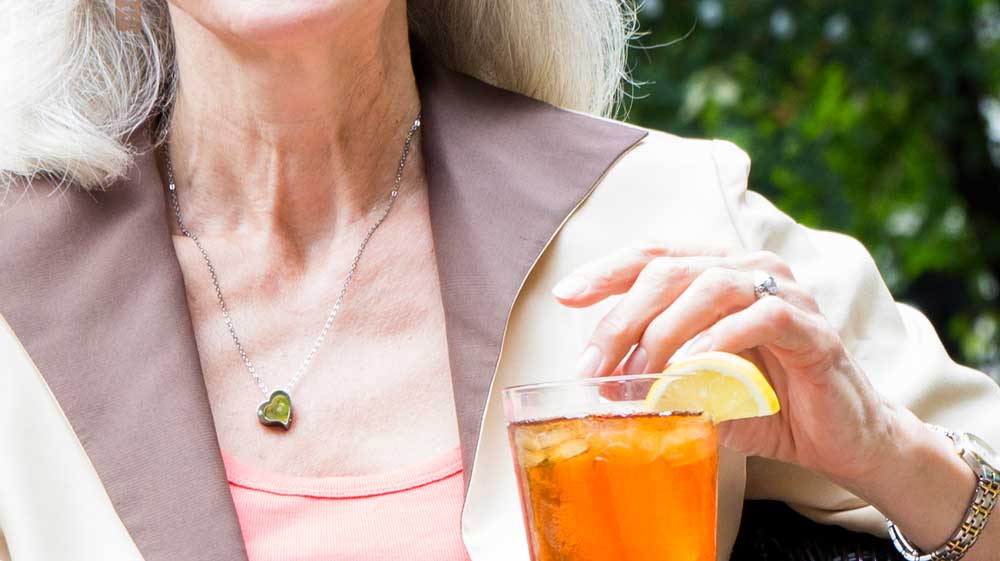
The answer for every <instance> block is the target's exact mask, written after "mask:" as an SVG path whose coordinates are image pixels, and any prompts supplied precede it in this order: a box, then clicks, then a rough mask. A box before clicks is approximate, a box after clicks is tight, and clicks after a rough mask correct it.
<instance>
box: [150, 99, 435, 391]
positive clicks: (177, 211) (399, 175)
mask: <svg viewBox="0 0 1000 561" xmlns="http://www.w3.org/2000/svg"><path fill="white" fill-rule="evenodd" d="M419 128H420V114H419V113H418V114H417V118H416V119H414V121H413V124H412V125H411V126H410V130H409V131H408V132H407V133H406V140H405V141H404V143H403V153H402V155H401V156H400V158H399V166H398V167H397V168H396V178H395V180H394V181H393V184H392V192H391V193H390V194H389V202H388V204H386V206H385V209H384V210H383V211H382V214H381V215H380V216H379V217H378V219H377V220H376V221H375V222H374V223H373V224H372V225H371V226H370V227H369V228H368V232H367V234H365V238H364V240H362V242H361V246H360V247H359V248H358V251H357V253H355V255H354V260H353V261H352V262H351V268H350V269H349V270H348V271H347V276H346V277H345V278H344V283H343V285H342V286H341V287H340V293H339V294H338V295H337V301H336V302H335V303H334V304H333V308H331V309H330V313H329V314H328V315H327V316H326V321H325V322H324V323H323V329H322V330H320V332H319V335H317V336H316V340H315V342H313V345H312V348H310V349H309V352H308V353H307V354H306V357H305V359H304V360H303V361H302V364H301V366H299V369H298V370H297V371H296V372H295V375H294V376H292V378H291V380H289V381H288V383H287V384H285V390H286V391H288V392H291V389H292V386H294V385H295V383H296V382H298V381H299V378H300V377H302V375H303V374H304V373H305V372H306V370H307V369H308V368H309V364H310V363H312V360H313V358H314V357H315V356H316V352H317V351H318V350H319V348H320V346H321V345H322V344H323V341H324V339H326V334H327V332H328V331H329V330H330V326H331V325H333V320H334V318H336V317H337V313H338V312H340V305H341V303H342V302H343V301H344V295H345V294H347V287H348V286H349V285H350V284H351V280H352V279H353V278H354V271H355V270H356V269H357V267H358V262H360V261H361V254H362V253H364V251H365V246H367V245H368V240H370V239H371V237H372V234H374V233H375V230H377V229H378V227H379V226H380V225H381V224H382V221H384V220H385V218H386V216H388V215H389V211H390V210H392V204H393V203H394V202H395V201H396V195H398V194H399V185H400V183H401V182H402V180H403V169H404V168H405V167H406V160H407V157H408V156H409V155H410V145H411V143H412V141H413V136H414V134H415V133H416V132H417V130H418V129H419ZM164 153H165V156H164V159H165V160H166V168H167V181H168V187H167V189H168V191H169V192H170V198H171V202H172V203H173V207H174V216H176V217H177V226H178V227H179V228H180V230H181V232H182V233H183V234H184V235H185V236H187V237H188V238H190V239H191V241H193V242H194V245H195V246H196V247H197V248H198V251H199V252H200V253H201V257H202V259H203V260H204V261H205V264H206V265H207V266H208V273H209V275H211V277H212V285H213V286H214V287H215V295H216V297H218V300H219V308H220V309H221V310H222V317H223V319H224V320H225V322H226V327H227V328H229V334H230V335H231V336H232V339H233V343H235V344H236V349H237V350H238V351H239V352H240V358H241V359H243V364H244V366H246V369H247V372H249V373H250V377H251V378H253V381H254V382H255V383H256V384H257V387H258V388H260V391H261V392H263V393H264V395H265V396H266V395H268V394H269V391H268V389H267V385H266V384H265V383H264V380H263V379H261V377H260V374H259V373H258V372H257V368H256V367H255V366H254V364H253V362H252V361H251V360H250V357H249V356H248V355H247V352H246V349H245V348H244V347H243V343H242V342H241V341H240V338H239V336H237V335H236V328H235V327H233V319H232V315H231V314H230V313H229V306H227V305H226V300H225V298H223V297H222V288H221V287H220V286H219V276H218V274H217V273H216V271H215V266H214V265H212V260H211V259H209V258H208V252H207V251H205V247H204V246H202V245H201V241H200V240H199V239H198V236H197V235H195V233H194V232H192V231H190V230H189V229H188V227H187V226H186V225H185V223H184V219H183V218H182V217H181V206H180V203H179V202H178V200H177V186H176V185H175V184H174V171H173V167H172V166H171V164H170V153H169V150H166V149H165V150H164Z"/></svg>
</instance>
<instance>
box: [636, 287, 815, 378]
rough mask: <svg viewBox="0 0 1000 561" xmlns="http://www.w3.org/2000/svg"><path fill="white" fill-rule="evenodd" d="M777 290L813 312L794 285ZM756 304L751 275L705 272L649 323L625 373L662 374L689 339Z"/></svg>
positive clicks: (809, 300) (812, 304)
mask: <svg viewBox="0 0 1000 561" xmlns="http://www.w3.org/2000/svg"><path fill="white" fill-rule="evenodd" d="M779 290H780V295H781V296H780V298H782V299H784V300H785V301H787V302H789V303H791V304H793V305H796V306H799V307H802V308H804V309H806V310H809V311H815V301H814V300H813V299H812V297H811V296H810V295H809V294H808V292H806V291H805V289H803V288H802V287H801V286H800V285H798V284H797V283H795V282H793V281H790V280H789V281H782V282H781V285H780V288H779ZM756 301H757V295H756V294H755V293H754V273H753V272H749V271H743V270H734V269H725V268H713V269H709V270H707V271H705V272H704V273H702V274H701V275H699V276H698V278H696V279H695V280H694V281H693V282H692V283H691V284H690V286H688V288H687V289H686V290H685V291H684V292H683V293H682V294H681V295H680V296H678V297H677V299H676V300H675V301H674V302H673V303H672V304H670V306H669V307H667V309H665V310H664V311H663V312H661V313H660V314H659V315H657V316H656V317H654V318H653V319H652V320H651V321H650V322H649V325H647V326H646V330H645V331H644V332H643V334H642V336H641V337H640V339H639V344H638V346H637V347H636V350H635V351H633V353H632V357H631V358H630V359H629V361H630V362H628V363H626V365H625V367H624V371H625V372H627V373H630V374H631V373H636V374H638V373H641V372H660V371H662V370H663V368H664V367H665V366H666V363H667V360H668V359H670V358H671V357H672V356H673V355H674V353H676V352H677V351H678V349H680V348H681V347H682V346H683V344H684V343H686V342H688V341H690V340H691V338H692V337H694V336H695V335H697V334H699V333H701V332H702V331H704V330H706V329H708V328H709V327H711V326H712V325H715V323H716V322H718V321H720V320H721V319H722V318H724V317H726V316H728V315H730V314H733V313H735V312H738V311H740V310H743V309H745V308H747V307H748V306H750V305H752V304H753V303H754V302H756Z"/></svg>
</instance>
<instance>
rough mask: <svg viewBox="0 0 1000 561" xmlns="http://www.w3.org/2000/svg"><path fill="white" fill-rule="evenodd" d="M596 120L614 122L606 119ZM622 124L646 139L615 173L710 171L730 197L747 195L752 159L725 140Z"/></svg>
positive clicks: (617, 165)
mask: <svg viewBox="0 0 1000 561" xmlns="http://www.w3.org/2000/svg"><path fill="white" fill-rule="evenodd" d="M594 118H595V119H604V120H608V121H610V120H611V119H607V118H604V117H594ZM621 124H622V125H623V126H629V127H633V128H636V129H639V130H642V131H644V132H646V135H645V136H644V137H643V138H642V139H641V140H640V141H639V142H637V143H636V144H635V145H634V146H632V148H631V149H629V150H628V151H626V152H625V153H624V154H623V155H622V156H621V157H620V158H619V159H618V161H617V162H615V165H614V166H613V167H612V170H617V171H618V172H623V171H630V170H636V171H640V170H641V171H644V172H649V171H653V170H658V171H668V170H669V171H675V172H676V171H683V170H686V169H692V168H701V169H702V170H706V169H708V168H710V169H711V170H712V171H714V174H715V177H716V179H717V181H718V184H719V187H720V188H721V189H722V190H723V191H724V192H725V193H726V194H727V195H739V194H740V193H742V192H744V191H746V189H747V178H748V177H749V174H750V156H749V154H747V152H746V151H745V150H743V149H742V148H740V147H739V146H737V145H736V144H735V143H733V142H731V141H729V140H723V139H712V138H693V137H685V136H681V135H677V134H674V133H670V132H667V131H664V130H659V129H654V128H648V127H642V126H638V125H634V124H629V123H621ZM706 166H708V168H706ZM629 175H631V174H629ZM644 176H646V177H649V178H650V180H656V179H658V177H657V176H656V175H646V174H644ZM659 178H662V176H659Z"/></svg>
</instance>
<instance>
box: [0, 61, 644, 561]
mask: <svg viewBox="0 0 1000 561" xmlns="http://www.w3.org/2000/svg"><path fill="white" fill-rule="evenodd" d="M414 71H415V73H416V76H417V85H418V88H419V91H420V98H421V104H422V123H423V126H422V128H421V134H422V135H423V137H422V139H421V144H422V147H423V151H424V153H423V155H424V160H425V168H426V173H427V182H428V190H429V191H428V196H429V203H430V215H431V228H432V232H433V240H434V244H435V253H436V258H437V264H438V271H439V275H440V286H441V291H442V299H443V304H444V310H445V322H446V333H447V340H448V352H449V359H450V366H451V371H452V378H453V386H454V391H455V398H456V399H455V401H456V407H457V415H458V422H459V429H460V436H461V442H462V451H463V458H464V461H465V465H466V466H471V463H472V459H473V454H474V453H475V447H476V442H477V440H478V435H479V428H480V423H481V418H482V413H483V408H484V406H485V402H486V398H487V394H488V391H489V387H490V382H491V380H492V376H493V374H494V372H495V368H496V365H497V361H498V358H499V353H500V344H501V341H502V339H503V335H504V329H505V327H506V323H507V319H508V315H509V312H510V309H511V306H512V305H513V302H514V299H515V297H516V296H517V293H518V292H519V290H520V288H521V286H522V283H523V281H524V279H525V277H526V276H527V275H528V273H529V272H530V270H531V268H532V267H533V265H534V263H535V261H536V260H537V259H538V257H539V255H540V253H541V252H542V251H543V250H544V248H545V246H546V245H547V243H548V242H549V240H550V239H551V238H552V236H553V235H554V233H555V232H556V231H557V230H558V228H559V227H560V225H561V224H562V222H563V220H564V219H565V218H566V217H567V215H568V214H569V213H571V212H572V210H573V209H574V208H575V207H576V205H577V204H578V203H579V202H580V200H582V199H583V198H585V197H586V196H587V195H588V194H589V193H590V191H591V189H592V188H593V186H594V185H595V184H596V183H597V181H599V179H600V178H601V177H602V175H603V174H604V172H605V171H606V170H607V169H608V168H609V167H610V166H611V165H612V163H613V162H614V161H615V160H616V159H617V158H618V157H619V156H620V155H621V154H622V153H623V152H624V151H626V150H627V149H628V148H630V147H631V146H632V145H634V144H635V143H636V142H638V141H639V140H640V139H641V138H642V137H643V136H644V135H645V131H643V130H641V129H637V128H634V127H630V126H627V125H623V124H621V123H616V122H613V121H608V120H602V119H597V118H594V117H590V116H587V115H583V114H579V113H575V112H571V111H566V110H562V109H557V108H555V107H553V106H551V105H547V104H544V103H541V102H539V101H536V100H533V99H530V98H528V97H525V96H522V95H519V94H516V93H512V92H509V91H506V90H502V89H500V88H496V87H493V86H490V85H488V84H485V83H483V82H481V81H478V80H475V79H473V78H470V77H468V76H465V75H463V74H459V73H456V72H453V71H451V70H448V69H446V68H444V67H443V66H440V65H439V64H438V63H436V62H435V61H433V60H432V59H431V58H430V57H428V56H426V54H424V51H423V49H422V47H420V45H419V44H416V43H415V44H414ZM129 141H130V142H131V143H133V144H134V145H135V146H136V148H137V153H138V155H137V157H136V159H135V162H134V165H133V166H132V167H131V168H130V169H129V171H128V174H127V176H126V177H125V178H123V179H122V180H120V181H118V182H116V183H115V184H113V185H112V186H111V187H110V188H109V189H107V190H106V191H102V192H98V193H92V194H88V193H84V192H82V191H80V190H74V189H69V190H65V191H64V192H63V193H62V194H61V195H55V194H49V191H50V190H51V189H52V187H53V182H51V181H50V180H47V179H44V178H39V179H36V180H34V181H33V182H30V183H29V184H28V188H27V190H26V191H25V193H23V196H18V195H13V196H11V197H10V198H14V199H20V200H19V201H18V202H17V203H16V204H13V205H8V208H6V209H2V210H0V212H2V218H0V239H3V240H4V251H3V252H0V313H2V314H3V315H4V317H5V318H6V319H7V321H8V322H9V323H10V325H11V326H12V327H13V328H14V331H15V333H16V334H17V336H18V338H19V339H20V340H21V341H22V343H23V344H24V347H25V348H26V349H27V351H28V352H29V354H30V355H31V357H32V359H33V360H34V361H35V364H36V365H37V367H38V369H39V371H40V372H41V373H42V375H43V376H44V378H45V380H46V382H47V383H48V385H49V387H50V388H51V390H52V392H53V395H54V396H55V397H56V399H57V400H58V402H59V404H60V406H61V407H62V409H63V412H64V413H65V415H66V417H67V419H68V420H69V421H70V424H71V425H72V427H73V430H74V431H75V432H76V434H77V436H78V438H79V439H80V442H81V444H82V445H83V447H84V449H85V450H86V452H87V454H88V456H89V457H90V459H91V461H92V463H93V465H94V468H95V470H96V472H97V474H98V475H99V476H100V478H101V481H102V483H103V485H104V486H105V489H106V490H107V493H108V496H109V497H110V499H111V501H112V504H113V505H114V507H115V509H116V511H117V512H118V514H119V516H120V517H121V520H122V522H123V523H124V524H125V526H126V528H127V529H128V531H129V533H130V534H131V536H132V538H133V540H134V541H135V543H136V545H137V546H138V548H139V550H140V551H141V553H142V555H143V557H144V558H145V559H146V560H147V561H172V560H173V559H178V558H195V559H227V560H245V559H246V553H245V550H244V545H243V541H242V536H241V533H240V528H239V525H238V520H237V518H236V514H235V510H234V507H233V503H232V499H231V496H230V494H229V488H228V483H227V481H226V475H225V470H224V466H223V463H222V458H221V453H220V451H219V445H218V441H217V438H216V434H215V427H214V422H213V419H212V412H211V409H210V407H209V402H208V398H207V393H206V390H205V386H204V380H203V378H202V373H201V367H200V362H199V359H198V351H197V347H196V343H195V338H194V331H193V328H192V324H191V318H190V316H189V312H188V307H187V300H186V296H185V291H184V284H183V277H182V275H181V271H180V267H179V264H178V262H177V257H176V254H175V253H174V249H173V244H172V241H171V238H170V228H169V222H168V220H169V215H168V213H167V208H166V206H165V204H164V198H163V195H162V189H163V182H162V178H161V176H160V172H159V169H158V167H157V164H156V160H155V158H154V154H153V152H152V151H150V150H149V149H148V148H149V146H150V141H149V138H148V137H147V136H146V135H145V128H143V129H142V130H141V131H138V132H137V133H136V134H135V135H133V137H131V138H130V139H129ZM468 472H469V470H466V482H468Z"/></svg>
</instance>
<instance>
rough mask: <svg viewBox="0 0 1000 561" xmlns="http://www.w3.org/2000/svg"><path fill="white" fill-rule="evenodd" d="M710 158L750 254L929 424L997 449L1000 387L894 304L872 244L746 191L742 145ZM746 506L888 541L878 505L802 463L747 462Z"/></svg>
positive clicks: (719, 144)
mask: <svg viewBox="0 0 1000 561" xmlns="http://www.w3.org/2000/svg"><path fill="white" fill-rule="evenodd" d="M713 154H714V159H715V164H716V170H717V173H718V176H719V183H720V188H721V190H722V196H723V198H724V199H725V203H726V208H727V211H728V212H729V214H730V218H731V220H732V222H733V225H734V227H735V228H736V231H737V234H738V236H739V238H740V241H741V243H742V245H743V246H744V248H745V249H747V250H748V251H756V250H769V251H772V252H774V253H776V254H778V255H780V256H781V257H782V258H783V259H784V260H785V261H786V262H787V263H788V264H789V265H790V267H791V269H792V272H793V273H794V274H795V277H796V280H797V281H799V283H800V284H801V285H802V286H803V287H805V288H807V289H808V290H810V291H811V293H812V294H813V296H814V297H815V298H816V300H817V302H818V303H819V306H820V309H821V310H822V311H823V313H824V314H825V315H826V317H827V318H828V319H829V320H830V322H831V323H832V324H833V325H834V326H835V327H836V328H837V329H838V331H839V332H840V336H841V338H842V339H843V341H844V343H845V345H846V346H847V348H848V350H849V351H850V352H851V354H852V355H853V356H854V357H855V358H856V359H857V360H858V362H859V363H860V364H861V365H862V367H863V368H864V371H865V373H866V374H867V376H868V377H869V379H871V381H872V383H873V384H874V386H875V387H876V389H877V390H878V391H880V392H881V393H882V394H883V395H885V396H887V397H888V398H889V399H891V400H893V401H895V402H896V403H899V404H901V405H904V406H906V407H907V408H909V409H910V410H911V411H913V412H914V413H915V414H916V415H917V416H918V417H920V418H921V419H923V420H924V421H928V422H932V423H935V424H939V425H942V426H945V427H949V428H952V429H955V430H961V431H968V432H972V433H974V434H976V435H978V436H980V437H981V438H983V439H984V440H986V441H987V442H988V443H989V444H990V445H991V446H992V447H994V448H998V447H1000V413H998V411H1000V388H998V387H997V385H996V383H994V382H993V381H992V380H991V379H990V378H989V377H988V376H987V375H986V374H984V373H982V372H979V371H977V370H973V369H971V368H968V367H965V366H962V365H960V364H956V363H955V362H954V361H953V360H952V359H951V358H950V357H949V356H948V354H947V352H946V351H945V349H944V346H943V345H942V344H941V340H940V338H939V337H938V334H937V333H936V332H935V330H934V328H933V326H931V324H930V322H929V321H928V320H927V318H926V317H925V316H924V315H923V314H922V313H921V312H920V311H918V310H917V309H915V308H913V307H912V306H909V305H907V304H904V303H900V302H897V301H895V299H894V298H893V296H892V295H891V294H890V293H889V289H888V287H887V286H886V284H885V282H884V281H883V280H882V277H881V275H880V274H879V271H878V269H877V267H876V265H875V262H874V260H873V259H872V257H871V255H870V254H869V252H868V251H867V250H866V249H865V247H864V246H863V245H861V243H860V242H858V241H857V240H855V239H854V238H851V237H849V236H846V235H843V234H839V233H835V232H829V231H822V230H815V229H811V228H807V227H805V226H803V225H801V224H798V223H796V222H795V221H794V220H793V219H792V218H790V217H789V216H788V215H786V214H784V213H783V212H781V211H780V210H778V209H777V208H776V207H775V206H774V205H772V204H771V203H770V202H769V201H768V200H767V199H765V198H764V197H763V196H761V195H760V194H758V193H755V192H753V191H749V190H748V189H747V178H748V174H749V170H750V159H749V157H748V156H747V154H746V153H745V152H744V151H743V150H741V149H740V148H738V147H737V146H735V145H733V144H732V143H730V142H726V141H720V140H716V141H714V142H713ZM747 499H772V500H780V501H784V502H786V503H788V505H789V506H791V507H792V508H793V509H795V510H796V511H798V512H800V513H801V514H803V515H805V516H807V517H809V518H811V519H813V520H816V521H817V522H821V523H826V524H837V525H840V526H843V527H846V528H849V529H852V530H855V531H865V532H869V533H872V534H876V535H881V536H885V535H886V530H885V518H884V517H883V516H882V515H881V514H879V512H878V511H876V510H875V508H874V507H872V506H870V505H867V504H866V503H865V502H864V501H862V500H861V499H859V498H857V497H856V496H854V495H852V494H850V493H848V492H847V491H845V490H843V489H841V488H839V487H837V486H835V485H833V484H832V483H830V482H829V481H827V480H825V479H823V478H821V477H820V476H818V475H816V474H814V473H811V472H808V471H806V470H804V469H802V468H799V467H797V466H792V465H788V464H782V463H780V462H776V461H773V460H767V459H763V458H750V459H748V462H747Z"/></svg>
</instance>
